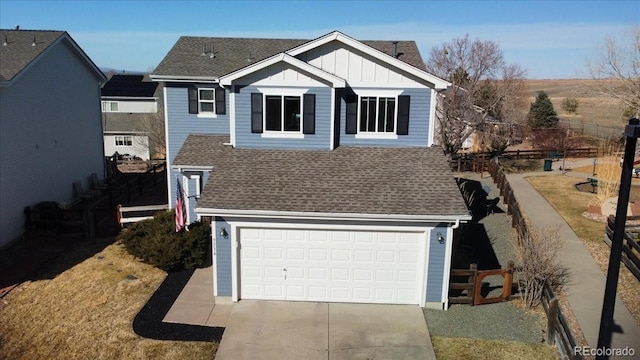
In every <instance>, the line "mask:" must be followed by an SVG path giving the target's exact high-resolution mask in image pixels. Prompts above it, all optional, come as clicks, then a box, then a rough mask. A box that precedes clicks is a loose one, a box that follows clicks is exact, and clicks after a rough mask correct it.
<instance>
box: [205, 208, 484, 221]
mask: <svg viewBox="0 0 640 360" xmlns="http://www.w3.org/2000/svg"><path fill="white" fill-rule="evenodd" d="M195 210H196V212H197V213H198V214H200V215H202V216H222V217H224V216H233V217H269V218H277V219H304V220H368V221H408V222H416V221H419V222H466V221H470V220H471V219H472V217H471V215H469V214H466V215H399V214H357V213H322V212H298V211H270V210H230V209H214V208H201V207H196V209H195Z"/></svg>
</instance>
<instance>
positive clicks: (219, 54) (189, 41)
mask: <svg viewBox="0 0 640 360" xmlns="http://www.w3.org/2000/svg"><path fill="white" fill-rule="evenodd" d="M332 34H333V33H332ZM317 40H318V39H316V40H304V39H265V38H218V37H191V36H182V37H180V38H179V39H178V41H177V42H176V44H175V45H174V46H173V47H172V48H171V50H169V53H167V55H166V56H165V57H164V59H163V60H162V61H161V62H160V64H159V65H158V66H157V67H156V69H155V70H154V71H153V73H152V75H151V78H152V79H153V80H163V79H171V80H176V79H184V80H191V81H193V80H198V79H200V80H203V81H206V80H208V81H212V80H215V79H217V78H219V77H221V76H223V75H227V74H230V73H232V72H234V71H237V70H240V69H242V68H244V67H246V66H248V65H252V64H255V63H257V62H260V61H262V60H265V59H267V58H270V57H272V56H274V55H277V54H279V53H283V52H288V51H289V50H292V49H296V48H299V47H300V46H301V45H304V44H307V43H312V42H314V41H317ZM361 43H363V44H365V45H367V46H370V47H371V48H373V49H376V50H377V51H379V52H381V53H384V54H387V55H392V54H393V47H394V44H393V43H392V42H391V41H361ZM212 48H213V54H214V58H211V57H210V55H211V49H212ZM397 52H398V53H399V54H401V55H400V56H399V57H398V60H399V61H400V62H404V63H406V64H409V65H412V66H414V67H416V68H418V69H421V70H422V69H424V68H425V65H424V61H423V60H422V57H421V56H420V52H419V51H418V47H417V45H416V43H415V42H414V41H399V42H398V44H397ZM289 55H291V54H289Z"/></svg>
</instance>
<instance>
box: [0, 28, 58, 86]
mask: <svg viewBox="0 0 640 360" xmlns="http://www.w3.org/2000/svg"><path fill="white" fill-rule="evenodd" d="M64 33H65V32H64V31H45V30H0V42H1V43H2V44H0V81H10V80H11V79H13V78H14V77H15V76H16V75H18V73H20V71H22V69H24V68H25V67H26V66H27V65H29V64H30V63H31V62H32V61H33V60H35V58H37V57H38V56H39V55H40V54H41V53H42V52H43V51H44V50H45V49H46V48H48V47H49V45H51V44H52V43H53V42H55V41H56V40H57V39H58V38H59V37H60V36H62V35H63V34H64ZM34 44H35V45H34Z"/></svg>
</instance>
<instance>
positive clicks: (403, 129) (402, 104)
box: [397, 95, 411, 135]
mask: <svg viewBox="0 0 640 360" xmlns="http://www.w3.org/2000/svg"><path fill="white" fill-rule="evenodd" d="M410 99H411V97H410V96H409V95H400V96H398V129H397V134H398V135H409V103H410Z"/></svg>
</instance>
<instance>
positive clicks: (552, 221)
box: [507, 160, 640, 354]
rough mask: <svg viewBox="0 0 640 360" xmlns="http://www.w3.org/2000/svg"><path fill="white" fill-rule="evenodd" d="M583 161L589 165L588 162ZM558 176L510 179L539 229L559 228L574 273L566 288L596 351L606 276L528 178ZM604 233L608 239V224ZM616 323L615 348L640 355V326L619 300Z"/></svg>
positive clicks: (566, 262)
mask: <svg viewBox="0 0 640 360" xmlns="http://www.w3.org/2000/svg"><path fill="white" fill-rule="evenodd" d="M590 161H593V160H590ZM583 162H584V163H588V161H587V160H585V161H583ZM554 165H555V164H554ZM556 166H557V165H556ZM567 166H571V167H573V168H575V167H578V166H580V164H579V163H571V164H570V163H567ZM557 174H558V172H541V173H528V174H511V175H507V180H508V181H509V184H511V187H512V188H513V192H514V194H515V197H516V199H517V200H518V203H519V204H520V207H521V210H522V211H523V212H524V213H526V215H527V216H528V217H529V219H530V220H531V222H532V224H533V226H534V227H535V228H536V229H548V228H551V227H554V226H558V228H559V231H560V234H559V235H560V237H561V238H562V239H564V241H565V243H564V247H563V249H562V254H561V256H560V257H559V260H560V262H561V264H562V265H564V266H566V267H567V268H568V269H569V273H570V279H569V281H568V283H567V284H566V285H565V292H566V294H567V297H568V300H569V303H570V305H571V309H572V310H573V313H574V314H575V316H576V318H577V320H578V323H579V324H580V327H581V328H582V331H583V333H584V336H585V338H586V340H587V342H588V343H589V345H590V346H591V347H592V348H595V347H596V345H597V343H598V331H599V326H600V316H601V312H602V303H603V298H604V288H605V280H606V274H604V273H603V272H602V270H600V268H599V267H598V265H597V264H596V262H595V261H594V260H593V258H592V257H591V254H590V253H589V251H588V250H587V249H586V248H585V247H584V245H583V244H582V240H580V239H579V238H578V237H577V236H576V234H575V233H574V232H573V230H572V229H571V227H570V226H569V225H568V224H567V223H566V222H565V221H564V219H563V218H562V216H560V214H558V212H557V211H556V210H555V209H554V208H553V207H552V206H551V205H550V204H549V203H548V202H547V201H546V200H545V199H544V197H542V195H540V194H539V193H538V192H537V191H536V190H535V189H534V188H533V187H532V186H531V185H530V184H529V182H528V181H527V180H526V179H525V177H530V176H539V175H557ZM567 174H570V176H576V177H583V175H584V177H586V175H585V174H582V175H581V174H577V173H576V174H571V173H570V172H569V173H567ZM602 231H603V236H604V225H603V230H602ZM622 266H624V265H622ZM614 322H615V324H616V325H617V326H619V327H620V329H619V330H620V331H619V332H615V333H614V334H613V336H612V342H611V346H612V348H624V347H627V346H628V347H629V348H633V349H635V351H636V354H637V353H639V352H640V326H638V324H637V323H636V321H635V320H634V319H633V317H632V316H631V313H630V312H629V310H627V308H626V307H625V305H624V304H623V303H622V302H621V301H620V300H619V299H616V305H615V313H614Z"/></svg>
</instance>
